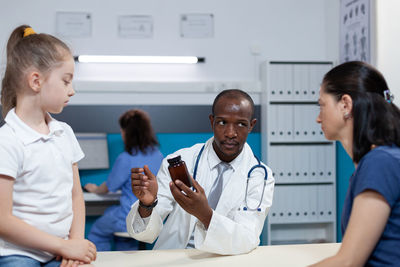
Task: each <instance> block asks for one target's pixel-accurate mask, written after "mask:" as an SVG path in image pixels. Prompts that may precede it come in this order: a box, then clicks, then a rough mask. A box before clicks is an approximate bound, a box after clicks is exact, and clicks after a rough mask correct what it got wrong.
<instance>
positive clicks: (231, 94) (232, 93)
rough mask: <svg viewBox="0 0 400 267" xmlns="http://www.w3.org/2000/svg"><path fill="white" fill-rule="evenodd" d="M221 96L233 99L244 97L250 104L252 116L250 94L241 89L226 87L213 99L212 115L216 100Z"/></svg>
mask: <svg viewBox="0 0 400 267" xmlns="http://www.w3.org/2000/svg"><path fill="white" fill-rule="evenodd" d="M221 97H227V98H233V99H237V98H244V99H246V100H247V101H249V103H250V106H251V118H250V119H253V118H254V101H253V99H252V98H251V96H250V95H249V94H248V93H246V92H245V91H242V90H240V89H226V90H223V91H222V92H220V93H219V94H218V95H217V96H216V97H215V99H214V103H213V105H212V115H213V116H214V115H215V106H216V105H217V102H218V100H219V99H220V98H221Z"/></svg>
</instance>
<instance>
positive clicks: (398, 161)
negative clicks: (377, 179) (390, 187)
mask: <svg viewBox="0 0 400 267" xmlns="http://www.w3.org/2000/svg"><path fill="white" fill-rule="evenodd" d="M399 169H400V148H399V147H397V146H378V147H376V148H374V149H372V150H371V151H369V152H368V153H367V154H366V155H365V156H364V157H363V158H362V159H361V161H360V163H359V164H358V167H357V173H359V172H362V173H363V174H364V175H366V174H367V173H369V175H372V176H373V175H376V174H382V173H385V174H389V173H390V174H391V176H392V175H394V176H396V177H397V176H399V177H400V173H398V171H397V170H399Z"/></svg>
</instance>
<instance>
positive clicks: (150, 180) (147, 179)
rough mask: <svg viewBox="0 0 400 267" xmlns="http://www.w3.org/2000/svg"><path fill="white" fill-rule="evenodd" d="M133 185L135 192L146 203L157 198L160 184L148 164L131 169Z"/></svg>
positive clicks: (151, 202) (149, 203)
mask: <svg viewBox="0 0 400 267" xmlns="http://www.w3.org/2000/svg"><path fill="white" fill-rule="evenodd" d="M131 185H132V192H133V194H134V195H135V196H136V197H137V198H138V199H139V200H140V201H141V202H142V203H143V204H144V205H146V206H149V205H151V204H153V203H154V201H155V200H156V198H157V191H158V184H157V179H156V176H155V175H154V174H153V173H151V171H150V170H149V167H148V166H147V165H144V167H143V168H132V169H131ZM139 212H140V210H139ZM150 214H151V213H150ZM150 214H148V215H150ZM141 215H142V213H141ZM145 217H147V216H145Z"/></svg>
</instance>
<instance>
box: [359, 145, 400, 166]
mask: <svg viewBox="0 0 400 267" xmlns="http://www.w3.org/2000/svg"><path fill="white" fill-rule="evenodd" d="M362 161H369V162H370V161H374V162H376V161H383V162H388V161H389V162H397V163H398V164H400V147H398V146H395V145H393V146H378V147H376V148H374V149H372V150H371V151H369V152H368V153H367V154H366V155H365V156H364V158H363V159H362Z"/></svg>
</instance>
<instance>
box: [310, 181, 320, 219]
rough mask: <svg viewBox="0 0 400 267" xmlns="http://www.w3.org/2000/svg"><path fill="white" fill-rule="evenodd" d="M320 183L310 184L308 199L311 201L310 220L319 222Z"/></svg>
mask: <svg viewBox="0 0 400 267" xmlns="http://www.w3.org/2000/svg"><path fill="white" fill-rule="evenodd" d="M317 187H318V185H310V186H309V187H308V191H309V192H308V201H309V212H308V214H309V218H310V219H309V221H310V222H317V221H318V206H319V204H318V191H317Z"/></svg>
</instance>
